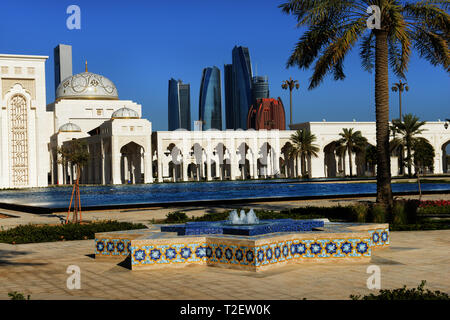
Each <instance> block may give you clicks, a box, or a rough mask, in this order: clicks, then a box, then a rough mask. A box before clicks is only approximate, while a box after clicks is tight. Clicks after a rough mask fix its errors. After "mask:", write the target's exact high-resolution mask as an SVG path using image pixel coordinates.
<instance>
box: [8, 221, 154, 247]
mask: <svg viewBox="0 0 450 320" xmlns="http://www.w3.org/2000/svg"><path fill="white" fill-rule="evenodd" d="M145 228H147V227H146V226H145V225H143V224H135V223H129V222H118V221H100V222H91V223H87V224H74V223H69V224H62V225H56V226H50V225H48V226H47V225H39V226H37V225H32V224H28V225H21V226H17V227H15V228H12V229H9V230H5V231H0V242H4V243H11V244H14V243H15V244H20V243H36V242H52V241H64V240H86V239H94V237H95V233H97V232H108V231H119V230H133V229H145Z"/></svg>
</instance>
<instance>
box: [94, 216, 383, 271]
mask: <svg viewBox="0 0 450 320" xmlns="http://www.w3.org/2000/svg"><path fill="white" fill-rule="evenodd" d="M388 245H389V225H388V224H377V225H373V224H333V225H331V224H330V225H326V226H325V227H324V228H323V231H313V232H291V233H272V234H266V235H260V236H233V235H214V234H212V235H202V236H177V235H176V234H175V233H164V232H160V230H159V228H158V226H155V227H154V228H152V229H146V230H134V232H115V233H114V232H111V233H101V234H96V238H95V254H96V257H121V258H125V257H127V256H128V255H130V256H131V264H132V269H133V270H137V269H152V268H155V267H171V266H184V265H187V264H204V265H209V266H222V267H227V268H236V269H246V270H252V271H258V270H263V269H265V268H267V267H271V266H278V265H282V264H285V263H302V262H327V261H329V262H331V261H332V262H352V261H361V260H368V259H370V257H371V253H372V250H374V249H377V248H381V247H385V246H388Z"/></svg>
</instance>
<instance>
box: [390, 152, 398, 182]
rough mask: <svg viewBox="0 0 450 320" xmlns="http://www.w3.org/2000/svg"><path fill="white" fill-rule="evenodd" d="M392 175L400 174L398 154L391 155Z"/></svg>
mask: <svg viewBox="0 0 450 320" xmlns="http://www.w3.org/2000/svg"><path fill="white" fill-rule="evenodd" d="M391 176H392V177H396V176H398V157H397V156H392V157H391Z"/></svg>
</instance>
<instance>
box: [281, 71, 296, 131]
mask: <svg viewBox="0 0 450 320" xmlns="http://www.w3.org/2000/svg"><path fill="white" fill-rule="evenodd" d="M281 88H283V89H284V90H287V89H289V97H290V103H291V104H290V113H289V117H290V118H289V119H290V120H289V124H290V125H292V90H294V88H295V89H297V90H298V88H300V84H299V83H298V81H297V80H293V79H292V78H289V80H284V81H283V83H282V84H281Z"/></svg>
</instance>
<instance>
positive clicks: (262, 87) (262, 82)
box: [252, 76, 269, 103]
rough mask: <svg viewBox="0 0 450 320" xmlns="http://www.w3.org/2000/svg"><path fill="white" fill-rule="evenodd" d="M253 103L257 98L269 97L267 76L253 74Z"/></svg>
mask: <svg viewBox="0 0 450 320" xmlns="http://www.w3.org/2000/svg"><path fill="white" fill-rule="evenodd" d="M252 95H253V101H252V102H253V103H255V102H256V100H258V99H268V98H269V80H268V78H267V76H255V77H253V79H252Z"/></svg>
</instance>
